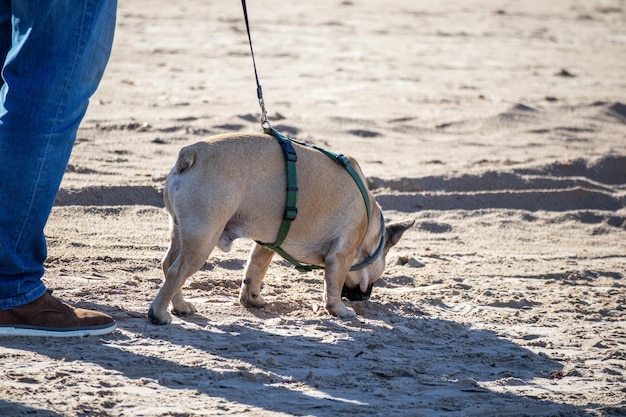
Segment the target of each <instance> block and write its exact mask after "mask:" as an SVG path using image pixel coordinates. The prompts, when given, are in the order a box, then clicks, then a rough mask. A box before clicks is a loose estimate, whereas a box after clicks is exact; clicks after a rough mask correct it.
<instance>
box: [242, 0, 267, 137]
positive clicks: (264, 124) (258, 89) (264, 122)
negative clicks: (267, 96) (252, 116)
mask: <svg viewBox="0 0 626 417" xmlns="http://www.w3.org/2000/svg"><path fill="white" fill-rule="evenodd" d="M241 6H242V7H243V18H244V20H245V21H246V31H247V32H248V43H249V44H250V53H251V54H252V66H253V67H254V79H255V80H256V95H257V97H258V99H259V106H261V126H262V127H263V129H265V128H269V127H271V126H270V123H269V122H268V120H267V111H266V110H265V101H263V88H261V84H260V83H259V75H258V73H257V70H256V60H255V59H254V50H253V49H252V37H251V36H250V24H249V23H248V8H247V7H246V0H241Z"/></svg>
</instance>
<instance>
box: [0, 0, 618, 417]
mask: <svg viewBox="0 0 626 417" xmlns="http://www.w3.org/2000/svg"><path fill="white" fill-rule="evenodd" d="M508 3H511V4H508ZM513 3H514V4H513ZM248 12H249V15H250V23H251V29H252V40H253V43H254V48H255V54H256V58H257V66H258V70H259V77H260V80H261V84H262V85H263V90H264V98H265V101H266V105H267V108H268V111H269V117H270V121H271V122H272V124H273V125H274V126H275V127H276V128H277V129H279V130H281V131H283V132H284V133H286V134H289V135H292V136H294V137H297V138H299V139H301V140H305V141H309V142H312V143H315V144H318V145H321V146H323V147H326V148H328V149H331V150H333V151H335V152H341V153H346V154H350V155H353V156H354V157H356V158H357V159H358V160H359V162H360V164H361V167H362V168H363V171H364V172H365V174H366V176H367V177H368V182H369V186H370V188H371V189H372V191H373V193H374V195H375V197H376V199H377V200H378V202H379V204H380V205H381V207H382V208H383V210H384V214H385V217H386V218H387V220H388V221H397V220H403V219H415V221H416V223H415V226H414V227H413V228H412V229H411V230H409V231H408V232H407V233H406V234H405V235H404V237H403V239H402V240H401V241H400V243H399V244H398V245H397V246H396V247H395V248H393V249H392V251H391V252H390V253H389V256H388V258H387V260H388V266H387V269H386V271H385V273H384V275H383V277H382V278H381V280H380V281H378V282H377V284H376V285H375V287H374V291H373V293H372V297H371V299H370V300H369V301H362V302H348V303H347V304H348V305H350V306H351V307H353V308H354V309H355V310H356V311H357V312H358V314H359V316H358V318H357V319H355V320H349V321H342V320H339V319H336V318H334V317H331V316H329V315H328V314H327V313H326V312H325V311H324V309H323V306H322V290H323V280H322V275H321V273H320V272H315V273H308V274H300V273H298V272H297V271H296V270H295V269H293V268H291V267H289V265H288V264H286V263H285V262H284V261H281V260H280V259H279V258H278V257H276V258H275V261H274V262H273V264H272V266H271V267H270V270H269V272H268V275H267V277H266V279H265V281H264V288H263V294H264V296H265V298H266V300H267V301H268V302H269V303H268V305H267V306H266V307H265V308H263V309H246V308H244V307H243V306H241V305H239V303H238V293H239V287H240V283H241V277H242V272H243V267H244V263H245V259H246V257H247V251H248V249H249V248H250V246H251V243H250V242H249V241H241V242H237V243H236V244H235V247H234V249H233V250H232V251H231V252H229V253H222V252H220V251H219V250H216V251H215V252H214V253H213V255H212V256H211V258H210V259H209V260H208V261H207V263H206V265H205V266H204V267H203V268H202V269H201V270H200V271H199V272H197V273H196V274H195V275H194V276H192V277H190V278H189V279H188V280H187V284H186V286H185V288H184V293H185V295H186V297H187V299H189V300H191V301H192V302H194V303H195V306H196V307H197V309H198V312H197V314H195V315H193V316H191V317H187V318H175V319H174V321H173V323H172V324H171V325H167V326H155V325H152V324H150V323H149V322H148V320H147V318H146V313H147V309H148V305H149V303H150V302H151V301H152V299H153V298H154V296H155V295H156V293H157V291H158V289H159V288H160V285H161V282H162V278H163V274H162V272H161V269H160V260H161V259H162V257H163V256H164V255H165V252H166V250H167V247H168V243H169V242H168V230H167V228H168V217H167V213H166V211H165V209H164V208H163V201H162V189H163V185H164V180H165V176H166V175H167V173H168V172H169V170H170V168H171V167H172V166H173V164H174V161H175V159H176V156H177V154H178V150H179V149H180V148H181V147H182V146H185V145H187V144H190V143H193V142H196V141H198V140H200V139H203V138H204V137H207V136H209V135H212V134H217V133H224V132H245V131H256V132H258V131H260V125H259V123H258V121H257V119H258V113H259V108H258V105H257V99H256V91H255V89H256V86H255V83H254V73H253V69H252V61H251V58H250V51H249V46H248V40H247V37H246V32H245V25H244V22H243V18H242V11H241V7H240V4H239V3H238V2H219V1H215V0H213V1H207V0H202V1H201V0H187V1H179V2H171V1H162V0H151V1H148V0H132V1H122V2H121V4H120V5H119V13H118V28H117V32H116V40H115V45H114V50H113V54H112V57H111V61H110V64H109V66H108V68H107V72H106V74H105V77H104V79H103V81H102V83H101V86H100V88H99V90H98V92H97V93H96V94H95V96H94V97H93V99H92V101H91V107H90V109H89V111H88V113H87V115H86V117H85V119H84V122H83V124H82V127H81V129H80V131H79V134H78V139H77V141H76V146H75V148H74V152H73V154H72V158H71V160H70V164H69V166H68V169H67V173H66V175H65V177H64V181H63V184H62V188H61V190H60V192H59V194H58V198H57V201H56V205H55V207H54V208H53V211H52V214H51V217H50V220H49V223H48V226H47V228H46V235H47V237H48V244H49V258H48V261H47V263H46V267H47V274H46V276H45V277H44V279H45V282H46V284H47V285H48V287H49V288H51V289H54V294H55V295H56V296H59V297H60V298H62V299H64V300H66V301H68V302H70V303H73V304H74V305H78V306H81V307H87V308H95V309H99V310H101V311H104V312H106V313H108V314H111V315H112V316H113V317H114V318H115V319H116V320H117V322H118V329H117V330H116V331H115V332H114V333H113V334H111V335H107V336H103V337H88V338H78V339H52V338H43V339H37V338H27V337H19V338H7V337H3V338H0V415H7V416H9V415H10V416H33V415H34V416H203V415H207V416H215V415H223V416H233V415H254V416H288V415H297V416H349V415H353V416H369V415H371V416H381V415H385V416H619V415H625V413H626V377H625V374H626V330H625V329H626V313H625V311H624V306H625V304H626V278H625V274H626V77H625V76H626V59H625V57H626V2H625V1H623V0H602V1H601V0H589V1H585V2H583V1H574V0H556V1H552V2H546V1H542V2H540V1H534V0H532V1H529V2H507V3H505V2H496V1H488V0H467V1H462V2H461V1H452V2H450V1H449V2H427V1H417V0H411V1H408V0H404V1H401V0H391V1H388V2H384V3H381V2H378V1H374V0H344V1H341V0H320V1H317V2H314V3H310V2H308V3H306V2H279V1H274V0H268V1H264V2H262V3H259V2H250V4H248Z"/></svg>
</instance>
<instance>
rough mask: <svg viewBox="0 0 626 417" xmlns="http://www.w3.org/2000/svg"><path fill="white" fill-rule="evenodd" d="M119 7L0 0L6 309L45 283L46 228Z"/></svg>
mask: <svg viewBox="0 0 626 417" xmlns="http://www.w3.org/2000/svg"><path fill="white" fill-rule="evenodd" d="M116 7H117V1H116V0H13V1H10V0H0V31H1V33H0V48H3V49H1V50H0V58H4V61H2V63H1V64H2V81H1V85H2V86H1V88H0V310H2V309H4V310H6V309H10V308H13V307H16V306H19V305H22V304H26V303H29V302H31V301H34V300H35V299H37V298H38V297H40V296H41V295H43V293H44V292H45V286H44V284H43V282H42V281H41V277H42V276H43V273H44V267H43V263H44V260H45V258H46V255H47V248H46V241H45V236H44V227H45V225H46V222H47V220H48V216H49V214H50V211H51V209H52V205H53V204H54V199H55V197H56V193H57V191H58V189H59V186H60V184H61V179H62V177H63V173H64V172H65V168H66V167H67V162H68V160H69V157H70V153H71V150H72V147H73V145H74V140H75V138H76V131H77V130H78V125H79V123H80V121H81V120H82V118H83V116H84V114H85V112H86V110H87V104H88V102H89V98H90V97H91V95H92V94H93V93H94V92H95V90H96V87H97V86H98V83H99V82H100V79H101V78H102V74H103V72H104V68H105V66H106V64H107V61H108V59H109V55H110V52H111V45H112V42H113V32H114V29H115V12H116ZM7 48H8V49H7Z"/></svg>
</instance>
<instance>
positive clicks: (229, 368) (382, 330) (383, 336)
mask: <svg viewBox="0 0 626 417" xmlns="http://www.w3.org/2000/svg"><path fill="white" fill-rule="evenodd" d="M350 305H351V306H352V307H354V308H355V309H357V311H359V310H360V313H361V314H362V316H363V317H364V318H363V319H355V320H350V321H342V320H338V319H336V318H333V317H330V316H328V315H326V314H324V315H321V316H319V317H313V318H311V315H310V313H309V314H308V318H303V319H299V318H297V317H296V318H294V317H292V315H293V313H297V312H296V310H297V309H300V308H302V306H299V305H297V304H295V305H294V303H276V302H273V303H271V304H268V306H267V307H266V308H264V309H251V310H248V311H249V312H250V313H251V315H252V316H255V319H252V320H248V319H245V315H244V317H243V318H240V319H238V320H237V321H236V322H233V323H231V324H224V323H221V324H220V323H216V322H213V321H212V320H211V318H210V317H204V316H202V315H200V314H196V315H193V316H190V317H188V318H185V319H182V320H181V319H175V321H174V323H173V324H170V325H166V326H156V325H152V324H149V323H148V322H147V319H146V318H145V313H143V312H125V311H119V312H117V313H116V314H114V316H115V317H116V319H117V321H118V324H119V328H120V329H121V331H118V332H115V333H114V334H112V335H109V336H105V337H103V338H102V339H98V338H83V339H78V340H76V339H73V340H57V339H48V340H47V341H46V343H44V344H41V343H37V341H36V340H34V339H30V338H14V339H0V345H3V346H8V347H12V348H14V349H22V350H32V351H35V352H37V353H38V354H41V355H46V356H48V357H50V358H52V359H54V360H58V361H59V363H65V364H71V362H72V361H75V360H79V361H82V362H88V363H93V364H95V365H98V366H99V367H102V368H104V369H106V370H109V371H104V373H105V374H107V376H106V378H107V380H108V383H119V384H123V385H142V386H145V385H146V384H147V385H148V386H149V387H152V388H154V389H156V390H158V389H159V387H160V388H167V389H170V390H191V391H193V392H196V393H197V395H196V396H195V397H194V398H195V400H197V401H198V402H200V403H201V402H202V401H203V399H204V401H206V403H211V404H214V403H215V398H223V399H225V400H226V401H227V402H230V403H233V404H236V405H237V407H241V406H242V405H243V406H247V407H250V406H253V407H258V408H261V409H263V410H264V411H266V412H277V413H285V414H298V415H304V414H306V415H315V416H322V415H324V416H327V415H346V414H350V415H354V414H357V415H379V414H384V413H388V412H392V413H393V414H394V415H419V414H420V412H426V411H428V410H430V411H431V412H432V410H433V409H440V410H451V411H455V412H456V413H457V414H458V415H461V414H463V413H464V412H470V411H472V410H476V409H479V408H480V409H482V410H485V414H486V415H489V414H492V415H493V414H498V412H499V411H501V410H502V409H504V408H506V409H511V404H512V403H515V404H516V405H517V406H518V407H519V409H520V410H523V409H526V410H534V412H535V411H536V412H537V413H538V414H543V413H563V412H564V413H576V412H581V413H582V411H583V410H582V409H579V408H576V407H574V406H570V405H567V404H562V403H557V402H551V401H543V400H540V399H538V398H536V397H532V396H523V395H514V394H512V393H510V392H509V393H499V392H496V391H492V390H490V389H487V388H485V387H484V386H483V385H484V383H489V382H494V381H498V380H503V381H507V380H514V381H515V383H516V384H528V385H529V386H530V385H532V380H533V379H535V378H549V375H550V372H551V371H553V370H560V369H561V368H562V365H561V364H560V363H559V362H557V361H554V360H552V359H549V358H548V357H546V356H545V355H537V354H535V353H533V352H531V351H529V350H527V349H525V348H523V347H521V346H519V345H517V344H515V343H513V342H511V341H507V340H505V339H503V338H501V337H498V336H497V335H496V333H494V332H492V331H488V330H476V329H471V328H469V327H467V326H465V325H463V324H460V323H457V322H454V321H449V320H441V319H432V318H428V317H426V316H424V315H423V314H422V313H421V312H420V310H419V307H414V308H413V309H410V308H409V307H408V306H407V305H404V304H402V303H398V304H397V305H396V304H393V305H389V304H388V303H384V304H383V303H377V302H375V301H374V302H372V301H368V302H352V303H350ZM272 306H273V307H272ZM268 307H269V308H268ZM242 308H243V307H242ZM407 309H408V310H407ZM394 312H397V313H394ZM285 313H287V314H285ZM257 317H260V318H263V319H267V320H266V321H259V320H256V318H257ZM251 318H252V317H251ZM278 319H280V320H278ZM147 345H153V347H154V348H149V349H146V346H147ZM190 350H192V351H193V356H194V358H195V359H197V358H198V357H202V355H203V354H204V353H206V355H207V356H206V360H204V359H201V360H194V361H190V360H189V358H188V357H187V356H189V355H190V354H188V353H183V352H189V351H190ZM110 371H115V372H113V374H111V372H110ZM91 372H93V371H91ZM111 379H113V380H111ZM110 401H113V402H114V401H115V399H114V398H113V399H111V400H110ZM138 401H146V402H148V401H150V399H149V398H140V399H138ZM159 402H160V403H163V402H165V403H167V402H168V399H167V397H164V396H159ZM171 404H179V403H178V401H177V400H176V399H175V398H172V399H171ZM190 406H191V405H190ZM180 407H182V408H180V409H185V406H180ZM233 407H235V405H233ZM235 408H236V407H235ZM459 413H460V414H459Z"/></svg>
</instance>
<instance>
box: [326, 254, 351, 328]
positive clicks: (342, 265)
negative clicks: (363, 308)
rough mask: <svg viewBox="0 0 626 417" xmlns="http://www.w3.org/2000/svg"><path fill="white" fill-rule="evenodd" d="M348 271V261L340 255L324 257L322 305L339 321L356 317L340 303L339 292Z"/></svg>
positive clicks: (348, 308)
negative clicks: (339, 319)
mask: <svg viewBox="0 0 626 417" xmlns="http://www.w3.org/2000/svg"><path fill="white" fill-rule="evenodd" d="M349 270H350V260H349V259H347V258H346V257H345V256H342V255H341V254H332V255H328V256H326V259H325V267H324V303H325V305H326V310H327V311H328V312H329V313H330V314H333V315H335V316H337V317H339V318H341V319H351V318H354V317H356V312H355V311H354V309H352V308H350V307H346V305H345V304H344V303H343V301H341V290H342V289H343V285H344V283H345V282H346V276H347V275H348V271H349Z"/></svg>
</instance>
